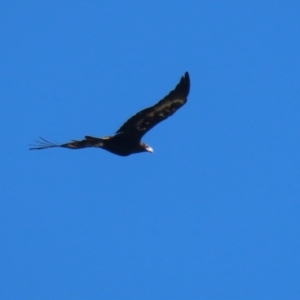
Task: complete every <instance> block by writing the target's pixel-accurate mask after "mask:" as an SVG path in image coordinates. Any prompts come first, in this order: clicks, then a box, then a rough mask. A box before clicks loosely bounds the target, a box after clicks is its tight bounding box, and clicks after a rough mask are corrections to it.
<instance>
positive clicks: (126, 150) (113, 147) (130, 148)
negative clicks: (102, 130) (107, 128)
mask: <svg viewBox="0 0 300 300" xmlns="http://www.w3.org/2000/svg"><path fill="white" fill-rule="evenodd" d="M189 90H190V78H189V74H188V72H186V73H185V74H184V76H182V77H181V79H180V82H179V83H178V84H177V85H176V87H175V89H174V90H172V91H171V92H170V93H169V94H168V95H167V96H165V97H164V98H163V99H162V100H160V101H159V102H158V103H156V104H155V105H154V106H151V107H148V108H146V109H143V110H142V111H140V112H138V113H137V114H136V115H134V116H132V117H131V118H130V119H128V120H127V121H126V122H125V123H124V124H123V125H122V126H121V127H120V128H119V129H118V130H117V132H116V133H115V135H113V136H106V137H102V138H96V137H92V136H85V138H84V139H83V140H81V141H78V140H72V141H71V142H69V143H65V144H54V143H51V142H49V141H47V140H45V139H44V138H42V137H41V138H40V140H39V141H37V143H38V145H36V146H34V147H32V148H30V150H40V149H47V148H54V147H62V148H68V149H81V148H87V147H95V148H102V149H105V150H107V151H109V152H112V153H114V154H117V155H121V156H128V155H130V154H134V153H140V152H151V153H152V152H153V149H152V148H151V147H150V146H148V145H147V144H145V143H143V142H142V141H141V138H142V136H143V135H144V134H145V133H147V132H148V131H149V130H150V129H151V128H153V127H154V126H155V125H157V124H158V123H160V122H161V121H163V120H165V119H167V118H168V117H170V116H171V115H173V114H174V113H175V112H176V111H177V110H178V109H179V108H180V107H182V106H183V105H184V104H185V103H186V102H187V96H188V94H189Z"/></svg>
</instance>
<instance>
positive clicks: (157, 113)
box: [116, 72, 190, 138]
mask: <svg viewBox="0 0 300 300" xmlns="http://www.w3.org/2000/svg"><path fill="white" fill-rule="evenodd" d="M189 91H190V77H189V74H188V72H186V73H185V74H184V76H182V77H181V79H180V82H179V83H178V84H177V86H176V87H175V89H174V90H173V91H171V92H170V93H169V94H168V95H167V96H166V97H165V98H163V99H162V100H160V101H159V102H158V103H157V104H155V105H154V106H151V107H148V108H146V109H144V110H142V111H140V112H138V113H137V114H136V115H134V116H133V117H131V118H130V119H129V120H128V121H126V122H125V123H124V124H123V125H122V126H121V127H120V128H119V130H118V131H117V132H116V133H125V134H129V135H133V136H136V137H138V138H141V137H142V136H143V135H144V134H145V133H146V132H147V131H148V130H150V129H151V128H153V127H154V126H155V125H157V124H158V123H159V122H161V121H163V120H165V119H167V118H168V117H170V116H171V115H173V114H174V113H175V111H176V110H177V109H179V108H180V107H181V106H183V105H184V104H185V103H186V101H187V96H188V94H189Z"/></svg>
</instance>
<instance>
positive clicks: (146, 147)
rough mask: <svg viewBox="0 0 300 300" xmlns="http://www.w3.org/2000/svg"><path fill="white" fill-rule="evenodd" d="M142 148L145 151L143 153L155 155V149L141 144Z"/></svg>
mask: <svg viewBox="0 0 300 300" xmlns="http://www.w3.org/2000/svg"><path fill="white" fill-rule="evenodd" d="M141 147H142V149H143V152H150V153H153V149H152V148H151V147H150V146H149V145H147V144H145V143H142V142H141Z"/></svg>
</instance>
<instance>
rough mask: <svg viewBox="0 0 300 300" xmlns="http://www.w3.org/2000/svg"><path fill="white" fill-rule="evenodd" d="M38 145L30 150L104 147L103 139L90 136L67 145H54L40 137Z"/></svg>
mask: <svg viewBox="0 0 300 300" xmlns="http://www.w3.org/2000/svg"><path fill="white" fill-rule="evenodd" d="M36 143H37V144H36V145H32V147H31V148H29V150H41V149H47V148H56V147H62V148H69V149H82V148H87V147H102V145H103V143H102V140H101V139H99V138H94V137H90V136H86V137H85V139H84V140H82V141H76V140H72V141H71V142H69V143H65V144H54V143H51V142H49V141H47V140H45V139H44V138H42V137H40V140H39V141H36Z"/></svg>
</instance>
